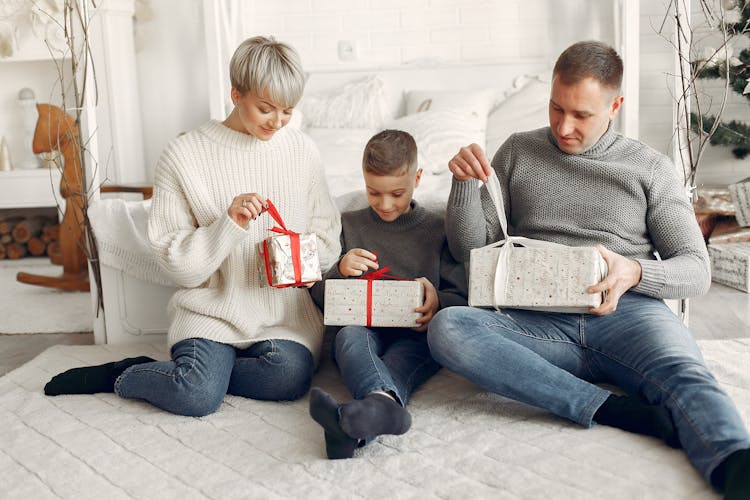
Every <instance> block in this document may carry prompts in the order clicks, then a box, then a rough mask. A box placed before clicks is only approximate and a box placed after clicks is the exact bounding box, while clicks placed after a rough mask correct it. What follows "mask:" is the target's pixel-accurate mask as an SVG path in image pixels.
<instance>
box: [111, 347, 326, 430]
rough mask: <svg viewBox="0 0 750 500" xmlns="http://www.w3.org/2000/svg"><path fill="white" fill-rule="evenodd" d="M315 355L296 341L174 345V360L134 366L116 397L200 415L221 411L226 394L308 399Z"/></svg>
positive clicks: (123, 377) (122, 377) (118, 383)
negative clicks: (243, 345)
mask: <svg viewBox="0 0 750 500" xmlns="http://www.w3.org/2000/svg"><path fill="white" fill-rule="evenodd" d="M313 369H314V363H313V357H312V354H311V353H310V351H308V350H307V348H306V347H305V346H303V345H302V344H299V343H297V342H293V341H291V340H265V341H262V342H258V343H256V344H253V345H252V346H250V347H249V348H247V349H242V350H240V349H235V348H234V347H232V346H231V345H227V344H221V343H218V342H214V341H211V340H207V339H188V340H183V341H181V342H178V343H176V344H175V345H173V346H172V361H156V362H154V363H144V364H140V365H135V366H131V367H130V368H128V369H127V370H125V371H124V372H123V373H122V375H120V377H119V378H118V379H117V381H116V382H115V393H117V394H118V395H120V396H122V397H124V398H137V399H144V400H146V401H148V402H149V403H151V404H153V405H154V406H157V407H159V408H161V409H163V410H166V411H169V412H172V413H176V414H178V415H187V416H193V417H200V416H204V415H208V414H209V413H213V412H215V411H216V410H218V409H219V406H220V405H221V402H222V400H223V399H224V395H226V394H233V395H236V396H243V397H246V398H252V399H263V400H271V401H283V400H293V399H298V398H300V397H302V396H303V395H304V394H305V393H306V392H307V390H308V389H309V388H310V382H311V380H312V375H313Z"/></svg>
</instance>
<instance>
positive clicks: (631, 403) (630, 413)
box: [594, 394, 680, 448]
mask: <svg viewBox="0 0 750 500" xmlns="http://www.w3.org/2000/svg"><path fill="white" fill-rule="evenodd" d="M594 422H598V423H600V424H603V425H609V426H612V427H617V428H618V429H622V430H624V431H628V432H635V433H636V434H645V435H646V436H653V437H656V438H659V439H661V440H662V441H664V442H665V443H667V444H668V445H669V446H671V447H672V448H679V447H680V440H679V439H678V437H677V429H675V427H674V423H673V422H672V417H671V416H670V415H669V412H668V411H667V409H666V408H664V407H663V406H661V405H650V404H648V403H644V402H643V401H641V400H640V399H638V398H635V397H633V396H617V395H615V394H611V395H610V396H609V397H608V398H607V399H606V401H604V403H603V404H602V405H601V406H600V407H599V409H598V410H597V411H596V413H595V414H594Z"/></svg>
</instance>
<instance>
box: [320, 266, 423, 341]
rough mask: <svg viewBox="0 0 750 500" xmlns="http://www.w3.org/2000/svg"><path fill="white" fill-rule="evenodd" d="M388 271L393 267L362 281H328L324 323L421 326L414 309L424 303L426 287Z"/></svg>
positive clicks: (359, 279)
mask: <svg viewBox="0 0 750 500" xmlns="http://www.w3.org/2000/svg"><path fill="white" fill-rule="evenodd" d="M388 271H389V268H388V267H384V268H382V269H379V270H378V271H373V272H371V273H368V274H365V275H364V276H361V277H360V278H350V279H329V280H326V293H325V304H324V308H323V310H324V314H323V323H324V324H326V325H331V326H350V325H351V326H368V327H369V326H377V327H405V328H413V327H416V326H419V324H418V323H417V322H416V320H417V319H418V318H419V317H420V316H421V314H420V313H417V312H414V309H415V308H417V307H419V306H421V305H422V304H423V303H424V286H423V285H422V283H420V282H419V281H414V280H406V279H402V278H395V277H394V276H389V275H388V274H386V273H387V272H388ZM383 278H386V279H383ZM388 278H390V279H388Z"/></svg>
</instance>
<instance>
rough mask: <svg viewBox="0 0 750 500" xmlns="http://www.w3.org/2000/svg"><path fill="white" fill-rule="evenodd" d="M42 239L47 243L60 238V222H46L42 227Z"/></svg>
mask: <svg viewBox="0 0 750 500" xmlns="http://www.w3.org/2000/svg"><path fill="white" fill-rule="evenodd" d="M41 238H42V241H44V242H45V243H49V242H50V241H57V240H59V239H60V224H47V225H45V226H44V227H43V228H42V235H41Z"/></svg>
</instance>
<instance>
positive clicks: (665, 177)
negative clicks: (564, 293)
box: [446, 126, 711, 298]
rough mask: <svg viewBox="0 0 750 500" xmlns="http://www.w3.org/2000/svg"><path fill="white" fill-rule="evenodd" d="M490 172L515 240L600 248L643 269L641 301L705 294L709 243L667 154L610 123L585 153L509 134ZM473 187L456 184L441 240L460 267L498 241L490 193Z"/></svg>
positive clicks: (532, 135)
mask: <svg viewBox="0 0 750 500" xmlns="http://www.w3.org/2000/svg"><path fill="white" fill-rule="evenodd" d="M492 168H493V169H494V170H495V172H496V173H497V176H498V179H499V181H500V185H501V187H502V192H503V197H504V202H505V207H504V208H505V213H506V216H507V218H508V225H509V228H508V230H509V233H510V234H511V235H513V236H525V237H528V238H534V239H539V240H545V241H552V242H556V243H562V244H565V245H571V246H590V245H595V244H597V243H601V244H602V245H604V246H605V247H607V248H608V249H609V250H612V251H614V252H617V253H619V254H621V255H624V256H625V257H629V258H631V259H636V260H637V261H638V262H640V264H641V267H642V270H643V272H642V277H641V282H640V283H639V284H638V285H637V286H636V287H635V288H634V290H635V291H637V292H640V293H642V294H644V295H650V296H653V297H659V298H684V297H692V296H696V295H701V294H703V293H706V291H707V290H708V287H709V286H710V282H711V274H710V265H709V260H708V253H707V251H706V246H705V244H704V242H703V238H702V236H701V232H700V229H699V228H698V224H697V222H696V219H695V215H694V213H693V209H692V207H691V205H690V203H689V202H688V199H687V196H686V194H685V190H684V188H683V187H682V186H681V184H680V183H679V181H678V180H677V176H676V172H675V169H674V167H673V164H672V162H671V161H670V160H669V158H667V157H666V156H664V155H663V154H661V153H659V152H657V151H655V150H653V149H652V148H650V147H648V146H646V145H644V144H642V143H640V142H638V141H635V140H632V139H628V138H625V137H623V136H622V135H620V134H619V133H617V132H615V131H614V130H613V129H612V127H611V126H610V127H609V129H608V130H607V132H606V133H605V134H604V135H603V136H602V137H601V138H600V139H599V141H598V142H597V143H596V144H594V145H593V146H592V147H591V148H590V149H589V150H588V151H586V152H584V153H580V154H567V153H564V152H563V151H561V150H560V149H559V148H558V147H557V142H556V140H555V138H554V136H553V135H552V132H551V130H550V129H549V127H544V128H541V129H538V130H533V131H529V132H522V133H517V134H514V135H512V136H511V137H510V138H509V139H508V140H507V141H506V142H505V143H504V144H503V145H502V146H501V147H500V149H499V150H498V151H497V153H496V154H495V156H494V158H493V160H492ZM477 184H478V181H475V180H469V181H463V182H461V181H457V180H455V179H454V180H453V186H452V189H451V194H450V198H449V200H448V207H447V213H446V234H447V237H448V242H449V245H450V249H451V251H452V253H453V255H455V256H456V258H457V259H458V260H460V261H462V262H468V259H469V254H470V251H471V249H472V248H477V247H481V246H484V245H487V244H489V243H492V242H495V241H498V240H500V239H502V238H503V237H504V236H503V235H502V233H501V230H500V224H499V221H498V217H497V213H496V210H495V206H494V205H493V203H492V201H491V199H490V197H489V195H488V193H487V189H486V187H484V186H482V187H481V189H477ZM654 252H658V255H659V257H660V258H661V259H663V260H656V257H655V255H654Z"/></svg>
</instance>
